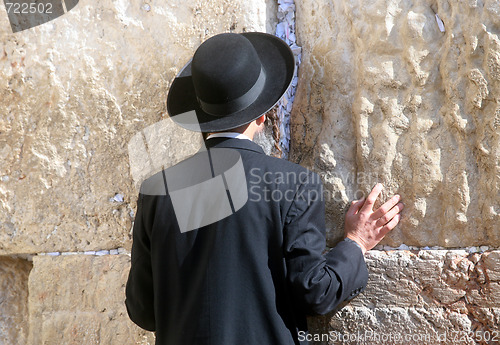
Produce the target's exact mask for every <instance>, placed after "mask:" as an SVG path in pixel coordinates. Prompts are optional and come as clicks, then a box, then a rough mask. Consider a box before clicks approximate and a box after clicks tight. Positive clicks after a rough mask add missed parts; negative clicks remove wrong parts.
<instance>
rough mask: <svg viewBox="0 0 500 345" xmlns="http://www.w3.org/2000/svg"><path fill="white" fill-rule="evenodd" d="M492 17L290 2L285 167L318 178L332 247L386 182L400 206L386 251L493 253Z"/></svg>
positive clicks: (499, 215) (420, 5)
mask: <svg viewBox="0 0 500 345" xmlns="http://www.w3.org/2000/svg"><path fill="white" fill-rule="evenodd" d="M436 14H438V16H439V17H440V18H441V19H442V20H443V22H444V26H445V32H441V31H440V29H439V27H438V24H437V22H436V17H435V15H436ZM499 20H500V5H499V2H498V1H496V0H486V1H481V2H478V1H468V2H457V1H452V2H448V1H441V0H438V1H435V2H429V1H425V0H417V1H404V0H397V1H384V0H377V1H368V2H367V1H361V0H352V1H340V0H335V1H330V2H325V1H321V0H301V1H297V32H298V40H299V45H301V46H302V48H303V62H302V64H301V67H300V70H299V86H298V90H297V98H296V101H295V103H294V110H293V113H292V117H291V119H292V123H291V128H292V139H291V145H292V147H291V159H292V160H294V161H296V162H299V163H301V164H303V165H306V166H309V167H311V168H313V169H314V170H316V171H318V172H320V173H321V174H322V177H323V179H324V181H325V185H326V186H327V192H328V195H327V200H329V202H328V205H327V210H328V213H329V215H328V221H329V225H330V226H331V227H332V229H333V231H332V232H331V233H330V243H333V242H334V241H335V240H336V239H338V238H339V237H340V236H341V233H342V230H343V216H342V215H343V212H342V209H343V208H344V207H345V206H346V204H347V202H348V201H349V200H352V199H353V198H359V197H361V196H363V195H366V193H367V191H369V190H370V189H371V188H372V187H373V185H374V184H375V183H376V182H382V183H384V184H385V186H386V191H385V193H384V196H388V195H392V194H394V193H399V194H401V195H402V198H403V202H404V203H405V205H406V209H405V211H404V212H403V219H402V222H401V225H400V226H399V227H398V228H397V229H396V230H395V231H393V232H392V233H391V235H390V236H389V237H388V238H387V240H386V243H387V244H390V245H392V246H398V245H399V244H401V243H405V244H407V245H418V246H433V245H439V246H444V247H464V246H467V245H481V244H490V245H495V246H496V247H498V246H500V232H499V231H498V229H499V228H500V202H499V201H500V165H499V162H500V127H499V126H500V77H499V75H500V72H499V71H500V38H499V35H500V31H499V30H498V22H499Z"/></svg>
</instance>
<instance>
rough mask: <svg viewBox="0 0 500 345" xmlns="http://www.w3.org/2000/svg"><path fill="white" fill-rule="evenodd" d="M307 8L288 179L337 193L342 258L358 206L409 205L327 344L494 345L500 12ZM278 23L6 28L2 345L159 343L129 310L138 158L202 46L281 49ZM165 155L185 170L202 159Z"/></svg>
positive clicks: (156, 21)
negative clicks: (380, 200)
mask: <svg viewBox="0 0 500 345" xmlns="http://www.w3.org/2000/svg"><path fill="white" fill-rule="evenodd" d="M286 1H287V2H291V0H286ZM296 6H297V13H296V16H297V18H296V19H297V21H296V34H297V41H298V42H297V43H298V44H299V45H300V46H302V48H303V54H302V64H301V66H300V69H299V82H298V89H297V95H296V100H295V103H294V108H293V113H292V116H291V119H292V123H291V131H292V133H291V152H290V159H291V160H293V161H295V162H298V163H300V164H302V165H304V166H307V167H310V168H311V169H313V170H315V171H317V172H318V173H320V174H321V176H322V178H323V180H324V182H325V186H326V187H327V188H326V192H327V193H326V197H327V220H328V227H329V229H328V243H329V245H330V246H333V245H334V244H335V242H336V241H337V240H338V239H339V238H340V237H341V234H342V227H343V213H344V211H345V208H346V205H347V203H348V201H349V200H351V199H353V198H357V197H360V196H362V195H363V194H366V192H367V191H368V190H369V189H370V188H371V187H372V186H373V185H374V184H375V183H376V182H383V183H384V184H385V185H386V191H385V193H384V197H386V196H388V195H391V194H393V193H399V194H401V195H402V197H403V201H404V202H405V204H406V208H405V211H404V213H403V220H402V223H401V225H400V226H399V227H398V228H397V229H395V230H394V231H393V232H392V234H391V235H390V236H389V237H388V238H387V240H385V242H384V246H380V247H378V248H377V249H378V250H374V251H371V252H370V253H369V254H368V255H367V263H368V266H369V268H370V272H371V274H370V281H369V285H368V287H367V290H366V291H365V292H364V293H363V294H362V295H361V296H360V297H359V298H357V299H356V300H355V301H353V302H352V303H351V304H350V305H349V306H347V307H345V308H344V309H342V310H341V311H340V312H339V313H338V314H336V315H327V316H326V317H320V318H311V319H310V321H311V328H312V333H313V334H318V335H321V334H327V335H330V334H334V335H339V334H344V335H352V334H356V333H358V332H361V333H363V332H365V331H368V332H372V334H373V335H374V336H376V335H378V336H379V337H380V336H383V335H384V334H386V335H392V336H396V335H397V334H399V335H401V336H403V335H405V334H409V335H413V336H415V337H416V338H413V339H410V340H406V341H404V343H408V344H412V343H418V344H435V343H436V339H437V338H435V339H434V338H433V340H432V341H429V342H428V341H427V340H426V339H425V338H422V339H419V338H418V336H419V335H421V334H424V333H425V334H431V335H433V336H435V337H437V336H441V337H443V334H445V336H446V337H447V338H446V339H443V338H441V339H440V340H443V341H442V342H441V343H443V344H456V343H463V344H469V343H470V344H474V343H479V341H478V340H477V339H472V338H471V334H470V333H467V338H466V339H465V341H466V342H457V341H455V340H457V339H456V337H463V336H464V335H465V334H466V333H465V332H469V331H481V332H490V336H493V335H494V334H493V333H491V332H493V331H494V330H497V329H499V328H500V327H499V325H500V305H499V300H500V290H499V284H500V281H499V277H500V272H499V271H498V267H499V264H500V262H499V257H500V252H499V251H498V250H493V249H495V248H499V247H500V233H499V231H498V229H499V228H500V227H499V224H500V220H499V219H500V217H499V212H500V205H499V203H500V194H499V193H500V192H499V181H500V166H499V161H500V159H499V158H500V157H499V155H500V153H499V152H500V141H499V140H500V139H499V138H500V130H499V126H500V106H499V103H500V94H499V89H498V88H499V87H500V84H499V81H500V77H499V75H500V74H499V73H500V72H499V71H500V41H499V38H498V35H499V34H500V29H499V27H498V23H499V22H500V5H499V4H498V1H494V0H487V1H466V2H447V1H444V0H443V1H441V0H435V1H431V0H429V1H424V0H416V1H408V0H401V1H398V0H386V1H383V0H376V1H369V2H367V1H362V0H333V1H321V0H297V2H296ZM0 7H1V6H0ZM2 8H3V7H2ZM276 13H277V4H276V3H275V1H273V0H253V1H250V2H249V1H242V0H236V1H227V0H217V1H201V0H186V1H178V0H175V1H168V2H159V1H150V0H147V1H143V2H138V3H134V2H132V3H129V2H126V1H122V0H115V1H111V0H105V1H100V2H98V3H96V2H90V1H88V0H82V1H79V2H78V4H77V5H76V6H75V7H74V8H73V9H71V11H69V12H68V13H66V14H64V15H62V16H61V17H58V18H56V19H54V20H52V21H49V22H47V23H45V24H42V25H39V26H36V27H33V28H31V29H28V30H24V31H20V32H17V33H15V34H14V33H12V30H11V27H10V25H9V21H8V18H7V16H6V15H5V12H3V10H0V162H1V164H0V343H2V344H6V345H8V344H30V345H31V344H33V345H34V344H57V343H64V344H125V343H126V344H129V343H134V344H153V343H154V336H153V334H151V333H149V332H145V331H142V330H140V329H139V328H137V327H136V326H135V325H134V324H133V323H132V322H131V321H130V320H129V319H128V317H127V315H126V311H125V307H124V304H123V300H124V284H125V281H126V274H127V273H128V269H129V265H130V257H129V250H130V246H131V227H132V221H133V219H134V211H135V208H136V203H135V202H136V197H137V192H138V191H137V188H136V183H137V181H136V176H137V175H135V173H136V171H135V170H134V164H133V162H131V160H132V159H133V158H134V155H133V154H132V155H129V153H130V151H129V144H130V143H131V142H132V143H133V140H134V139H133V138H134V136H135V135H137V134H138V133H143V134H144V137H143V138H145V140H146V141H147V140H148V135H149V134H148V133H151V131H154V130H158V127H154V126H155V124H157V123H159V122H160V121H162V120H165V119H166V116H165V111H166V104H165V102H166V95H167V92H168V88H169V85H170V82H171V80H172V79H173V77H174V76H175V75H176V73H177V72H178V71H179V70H180V68H181V67H182V66H183V64H184V62H185V61H186V60H187V59H188V58H189V57H190V56H191V54H192V53H193V52H194V50H195V48H196V47H197V46H198V45H199V44H200V43H201V42H202V41H203V40H205V39H206V38H208V37H210V36H212V35H214V34H216V33H219V32H229V31H234V32H242V31H253V30H258V31H267V32H273V31H274V27H275V24H276ZM436 14H437V15H438V17H439V18H440V19H441V20H442V21H443V23H444V32H442V31H441V29H440V28H439V26H438V23H437V21H436V16H435V15H436ZM162 123H164V122H162ZM152 126H153V127H152ZM168 128H169V127H168V126H165V127H160V129H161V130H162V131H168ZM162 133H163V132H162ZM141 135H142V134H141ZM267 137H269V135H268V136H267ZM163 138H164V139H163V141H161V142H159V143H158V144H160V146H162V147H164V148H165V149H166V150H167V151H168V155H167V158H166V163H167V164H171V163H173V162H175V161H177V160H179V159H180V158H182V157H183V156H185V155H187V154H189V153H191V152H194V150H196V147H197V145H199V139H200V138H199V136H196V135H193V134H191V135H189V134H182V135H180V136H179V137H172V136H164V137H163ZM267 139H268V138H267ZM262 140H264V141H265V146H266V147H267V149H268V150H271V149H270V143H269V140H267V141H266V138H265V137H264V138H263V139H262ZM141 173H142V171H141ZM146 173H147V171H146ZM389 246H391V247H398V246H400V248H401V249H411V250H410V251H409V250H402V251H401V250H400V251H392V250H388V249H390V248H389ZM408 246H410V247H408ZM433 246H438V247H435V248H434V250H429V248H427V247H433ZM479 246H482V247H479ZM439 248H441V249H439ZM464 249H466V250H464ZM13 287H14V288H13ZM446 331H449V332H448V333H446ZM330 332H333V333H330ZM335 332H337V333H335ZM453 332H455V333H453ZM460 332H462V333H460ZM478 334H479V333H474V334H472V335H474V336H476V337H477V336H478ZM484 334H486V333H484ZM453 337H455V339H454V338H453ZM498 337H500V335H498ZM315 343H317V344H329V343H338V341H335V340H333V339H331V338H329V339H322V340H318V341H315ZM346 343H351V344H363V343H366V344H391V343H392V344H397V343H403V342H397V341H393V342H391V341H387V339H385V340H377V339H375V340H374V339H370V340H366V339H365V340H360V339H357V340H356V339H354V340H348V342H346ZM490 343H491V342H490Z"/></svg>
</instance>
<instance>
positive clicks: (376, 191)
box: [362, 183, 384, 211]
mask: <svg viewBox="0 0 500 345" xmlns="http://www.w3.org/2000/svg"><path fill="white" fill-rule="evenodd" d="M382 189H384V186H382V184H381V183H377V184H376V185H375V187H373V189H372V191H371V192H370V194H368V196H367V197H366V201H365V204H364V205H363V207H362V210H363V211H372V210H373V204H375V201H376V200H377V198H378V196H379V195H380V193H381V192H382Z"/></svg>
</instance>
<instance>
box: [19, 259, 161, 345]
mask: <svg viewBox="0 0 500 345" xmlns="http://www.w3.org/2000/svg"><path fill="white" fill-rule="evenodd" d="M129 269H130V257H129V256H128V255H105V256H90V255H62V256H56V257H52V256H35V257H34V258H33V270H32V272H31V274H30V277H29V338H28V344H30V345H31V344H33V345H35V344H37V345H38V344H40V345H42V344H46V345H52V344H68V345H69V344H75V345H77V344H78V345H80V344H88V345H91V344H95V345H102V344H109V345H113V344H117V345H118V344H120V345H121V344H141V345H146V344H154V336H153V334H152V333H150V332H146V331H144V330H142V329H140V328H139V327H137V326H136V325H134V324H133V323H132V321H130V319H129V318H128V315H127V311H126V308H125V304H124V300H125V283H126V280H127V276H128V271H129ZM25 322H26V321H25Z"/></svg>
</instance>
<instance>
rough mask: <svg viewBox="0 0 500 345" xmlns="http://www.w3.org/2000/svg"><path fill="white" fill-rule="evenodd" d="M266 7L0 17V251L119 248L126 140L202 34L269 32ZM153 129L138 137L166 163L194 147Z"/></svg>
mask: <svg viewBox="0 0 500 345" xmlns="http://www.w3.org/2000/svg"><path fill="white" fill-rule="evenodd" d="M275 10H276V5H275V4H274V2H273V1H271V0H267V1H266V0H255V1H251V2H248V1H243V0H237V1H229V0H218V1H201V0H182V1H180V0H175V1H167V2H159V1H155V2H150V1H147V2H127V1H122V0H115V1H111V0H105V1H98V2H95V1H87V0H81V1H79V2H78V4H77V5H76V7H74V8H73V9H72V10H71V11H69V12H68V13H66V14H64V15H63V16H61V17H58V18H56V19H54V20H52V21H50V22H47V23H45V24H42V25H40V26H36V27H34V28H31V29H28V30H24V31H21V32H17V33H15V34H14V33H12V30H11V27H10V25H9V22H8V18H7V16H6V15H5V13H2V14H1V15H0V254H1V253H7V254H8V253H36V252H53V251H82V250H96V249H110V248H117V247H130V233H129V231H130V228H131V221H132V220H133V217H134V214H133V211H134V210H135V202H136V197H137V193H138V190H137V189H136V188H135V185H136V184H135V183H134V182H137V181H133V176H132V175H133V174H132V172H131V167H130V163H129V154H128V145H129V143H130V141H131V140H132V139H133V138H134V135H136V134H137V133H140V131H141V130H143V129H145V128H148V127H149V126H151V125H154V124H155V123H157V122H158V121H160V120H162V119H164V118H165V115H166V96H167V92H168V88H169V85H170V82H171V80H172V79H173V77H174V76H175V75H176V74H177V73H178V72H179V70H180V68H181V67H182V66H183V65H184V63H185V62H186V61H187V60H188V59H189V57H190V56H191V55H192V54H193V52H194V50H195V48H196V47H197V46H198V45H199V44H200V43H201V42H202V41H203V40H205V39H207V38H208V37H210V36H212V35H214V34H217V33H220V32H228V31H234V32H242V31H255V30H258V31H266V27H267V29H268V30H271V29H272V25H271V24H272V23H273V21H275V19H273V18H274V14H273V13H274V11H275ZM162 130H163V131H162V132H161V133H159V134H158V133H156V134H157V135H163V137H161V138H160V139H161V140H158V136H157V137H156V140H155V138H152V139H151V141H149V142H150V143H152V144H154V145H157V147H161V149H163V152H164V157H166V158H167V163H170V164H172V163H173V162H172V161H171V160H170V161H169V159H170V158H169V157H175V158H176V159H179V157H184V156H186V155H188V154H191V153H192V152H194V151H195V147H196V145H192V144H193V143H198V146H199V142H200V136H199V135H197V134H184V135H182V137H180V138H177V137H173V136H171V134H169V132H168V131H167V132H165V128H163V127H162ZM146 136H147V134H146V133H145V134H144V138H145V139H144V140H150V138H149V139H148V138H146ZM141 138H142V137H141ZM117 194H119V195H117ZM115 196H116V198H115Z"/></svg>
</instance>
